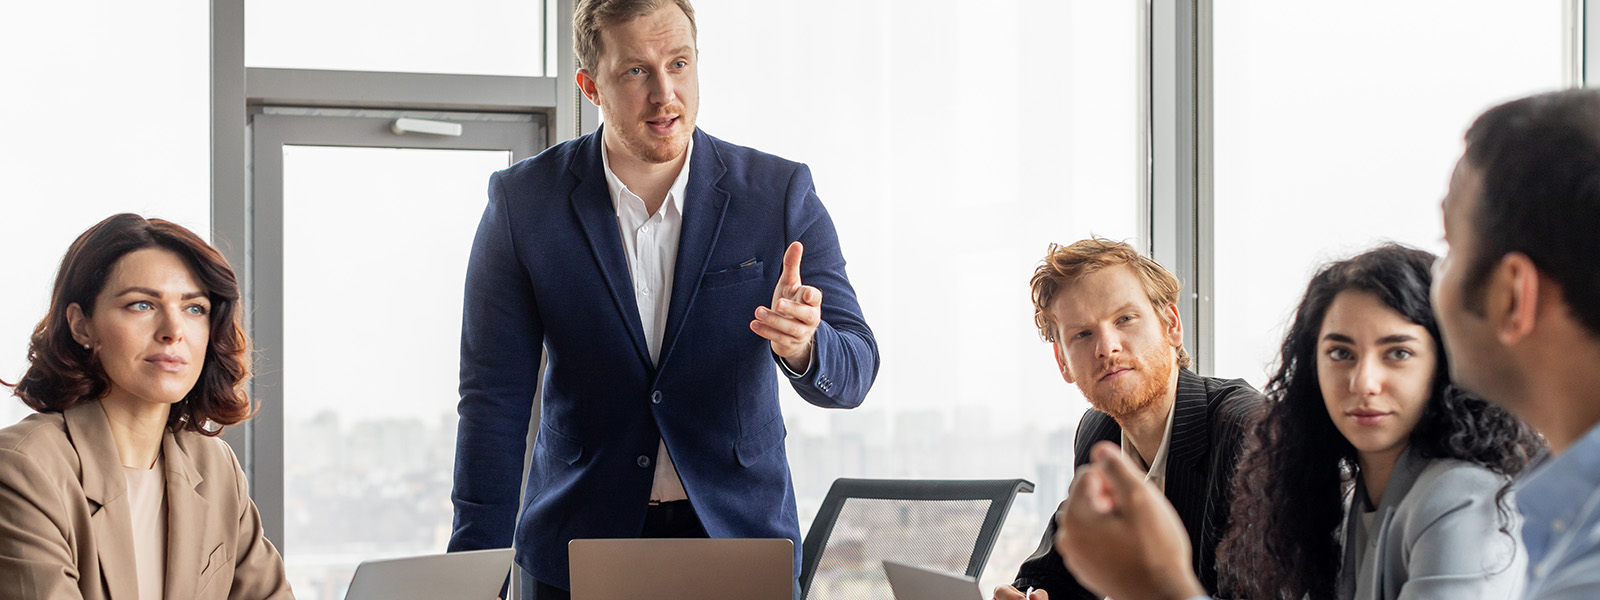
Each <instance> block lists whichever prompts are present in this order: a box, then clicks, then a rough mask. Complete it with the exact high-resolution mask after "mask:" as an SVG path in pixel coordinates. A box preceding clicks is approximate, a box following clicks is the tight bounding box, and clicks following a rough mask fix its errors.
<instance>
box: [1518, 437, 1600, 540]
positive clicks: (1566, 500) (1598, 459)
mask: <svg viewBox="0 0 1600 600" xmlns="http://www.w3.org/2000/svg"><path fill="white" fill-rule="evenodd" d="M1596 488H1600V425H1596V426H1594V427H1591V428H1590V429H1589V432H1588V433H1585V434H1583V437H1582V438H1579V439H1578V443H1576V444H1573V445H1572V447H1571V448H1568V449H1567V451H1566V452H1562V453H1561V454H1559V455H1556V456H1551V457H1549V458H1547V459H1546V460H1545V461H1544V462H1543V464H1540V465H1539V466H1537V467H1534V468H1533V469H1530V470H1529V472H1528V474H1527V475H1526V476H1524V477H1523V480H1522V481H1521V482H1519V484H1518V486H1517V490H1516V491H1517V507H1518V508H1519V509H1521V511H1522V514H1523V516H1524V517H1525V518H1526V519H1527V521H1528V522H1529V523H1548V522H1551V521H1556V520H1567V521H1570V520H1571V518H1572V517H1573V516H1574V513H1576V512H1577V511H1578V509H1579V508H1580V502H1579V499H1582V498H1588V497H1589V496H1590V495H1591V492H1593V491H1594V490H1595V489H1596Z"/></svg>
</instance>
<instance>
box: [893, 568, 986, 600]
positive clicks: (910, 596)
mask: <svg viewBox="0 0 1600 600" xmlns="http://www.w3.org/2000/svg"><path fill="white" fill-rule="evenodd" d="M883 572H884V574H886V575H888V576H889V588H890V589H892V590H894V597H895V600H983V598H984V596H983V591H982V590H979V589H978V580H976V579H973V578H971V577H967V576H965V575H954V574H951V573H945V572H943V571H935V570H933V569H924V568H922V567H914V566H911V565H908V564H905V563H899V562H895V561H892V560H886V561H883Z"/></svg>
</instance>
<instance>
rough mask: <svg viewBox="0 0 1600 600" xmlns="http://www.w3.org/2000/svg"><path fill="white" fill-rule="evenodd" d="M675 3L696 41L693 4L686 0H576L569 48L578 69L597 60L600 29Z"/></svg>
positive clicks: (598, 58)
mask: <svg viewBox="0 0 1600 600" xmlns="http://www.w3.org/2000/svg"><path fill="white" fill-rule="evenodd" d="M669 2H670V3H673V4H677V5H678V8H679V9H681V10H683V16H685V17H688V18H689V37H691V38H693V39H695V40H696V41H698V40H699V39H700V32H699V29H697V28H695V25H694V5H692V4H689V0H578V5H577V6H576V7H574V8H573V10H572V50H573V51H574V52H575V53H576V54H577V56H578V68H579V69H594V68H595V66H596V65H598V64H599V63H600V53H601V51H602V50H604V49H603V48H601V47H600V30H601V29H602V28H604V27H607V26H610V25H615V24H617V23H627V22H628V21H632V20H634V19H637V18H639V17H642V16H645V15H648V14H650V13H653V12H655V11H656V9H658V8H661V7H662V6H665V5H667V4H668V3H669Z"/></svg>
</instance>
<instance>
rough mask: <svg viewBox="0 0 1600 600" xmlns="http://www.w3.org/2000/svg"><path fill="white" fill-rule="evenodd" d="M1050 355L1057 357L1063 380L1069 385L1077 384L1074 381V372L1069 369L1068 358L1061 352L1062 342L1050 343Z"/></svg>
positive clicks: (1057, 365)
mask: <svg viewBox="0 0 1600 600" xmlns="http://www.w3.org/2000/svg"><path fill="white" fill-rule="evenodd" d="M1050 355H1051V356H1054V357H1056V368H1057V369H1060V370H1061V378H1062V379H1064V380H1066V382H1067V383H1077V382H1076V381H1073V380H1072V370H1071V369H1068V368H1067V356H1066V353H1065V352H1064V351H1062V350H1061V344H1060V342H1050Z"/></svg>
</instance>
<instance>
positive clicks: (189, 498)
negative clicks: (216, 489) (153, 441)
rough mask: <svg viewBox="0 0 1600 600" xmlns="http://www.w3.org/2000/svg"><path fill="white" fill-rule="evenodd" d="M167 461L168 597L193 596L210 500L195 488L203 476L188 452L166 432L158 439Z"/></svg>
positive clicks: (202, 479) (198, 574)
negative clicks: (204, 516) (160, 440)
mask: <svg viewBox="0 0 1600 600" xmlns="http://www.w3.org/2000/svg"><path fill="white" fill-rule="evenodd" d="M161 451H162V454H163V456H164V457H165V460H166V463H167V575H166V577H167V586H166V587H167V592H166V594H167V597H168V598H174V599H176V598H193V597H194V593H195V589H194V586H195V585H196V584H197V583H198V582H199V579H200V570H201V569H202V568H204V567H205V566H206V565H203V564H200V561H201V560H202V556H201V554H200V553H201V552H205V551H208V550H210V548H207V547H205V546H206V544H205V538H206V524H207V523H206V520H205V519H204V518H202V517H203V515H207V514H210V503H209V502H207V501H206V499H205V498H204V497H203V496H201V495H200V492H199V491H198V490H197V489H196V488H197V486H199V485H200V482H201V481H204V478H202V477H201V476H200V472H199V471H197V470H195V468H194V464H193V463H192V462H191V461H190V460H189V454H188V453H187V452H184V451H183V447H182V446H180V445H179V444H178V440H177V438H176V436H174V435H173V434H171V433H168V434H167V435H166V436H165V439H163V440H162V442H161Z"/></svg>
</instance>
